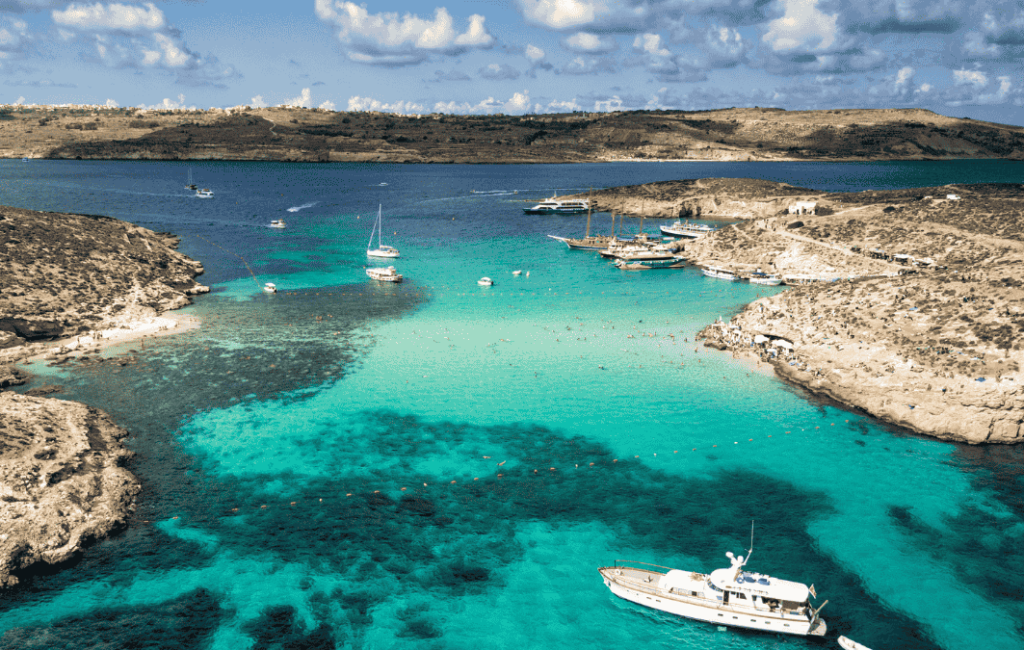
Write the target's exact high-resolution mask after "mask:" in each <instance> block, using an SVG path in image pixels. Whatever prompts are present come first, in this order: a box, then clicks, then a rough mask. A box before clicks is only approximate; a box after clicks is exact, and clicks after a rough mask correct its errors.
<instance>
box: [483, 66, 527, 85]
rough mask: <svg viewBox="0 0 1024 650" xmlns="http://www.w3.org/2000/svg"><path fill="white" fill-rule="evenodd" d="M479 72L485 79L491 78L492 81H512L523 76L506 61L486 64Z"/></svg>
mask: <svg viewBox="0 0 1024 650" xmlns="http://www.w3.org/2000/svg"><path fill="white" fill-rule="evenodd" d="M479 74H480V76H481V77H483V78H484V79H490V80H492V81H502V80H505V81H512V80H515V79H518V78H519V77H520V76H521V74H520V72H519V71H518V70H516V69H515V68H513V67H512V66H510V65H506V64H504V63H492V64H490V65H486V66H484V67H482V68H480V70H479Z"/></svg>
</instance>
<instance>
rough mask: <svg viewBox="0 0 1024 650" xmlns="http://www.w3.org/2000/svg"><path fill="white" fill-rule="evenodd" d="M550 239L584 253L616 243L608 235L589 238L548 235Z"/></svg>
mask: <svg viewBox="0 0 1024 650" xmlns="http://www.w3.org/2000/svg"><path fill="white" fill-rule="evenodd" d="M548 237H550V238H551V239H555V240H558V241H560V242H562V243H563V244H565V245H566V246H568V247H569V248H570V249H574V250H584V251H599V250H603V249H605V248H608V246H609V245H610V244H611V243H612V242H614V241H618V240H616V239H615V238H614V237H610V236H608V235H594V236H591V237H559V236H558V235H548Z"/></svg>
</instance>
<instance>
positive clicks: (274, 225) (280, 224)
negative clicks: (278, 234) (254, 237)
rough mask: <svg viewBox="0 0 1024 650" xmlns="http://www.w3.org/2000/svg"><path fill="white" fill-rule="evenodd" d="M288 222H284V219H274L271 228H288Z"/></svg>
mask: <svg viewBox="0 0 1024 650" xmlns="http://www.w3.org/2000/svg"><path fill="white" fill-rule="evenodd" d="M287 226H288V224H286V223H285V222H284V219H274V220H273V221H271V222H270V227H271V228H286V227H287Z"/></svg>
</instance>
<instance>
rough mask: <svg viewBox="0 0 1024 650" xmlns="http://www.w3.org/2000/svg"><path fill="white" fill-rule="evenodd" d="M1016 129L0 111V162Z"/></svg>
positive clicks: (906, 113)
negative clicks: (26, 159)
mask: <svg viewBox="0 0 1024 650" xmlns="http://www.w3.org/2000/svg"><path fill="white" fill-rule="evenodd" d="M1022 152H1024V128H1021V127H1018V126H1008V125H1003V124H996V123H992V122H980V121H977V120H970V119H959V118H952V117H946V116H943V115H938V114H936V113H933V112H931V111H926V110H922V109H885V110H867V109H849V110H824V111H785V110H782V109H775V108H756V107H755V108H730V109H723V110H711V111H627V112H612V113H566V114H556V115H521V116H512V115H443V114H431V115H396V114H390V113H378V112H335V111H328V110H323V109H305V108H293V107H274V108H252V107H248V106H239V107H235V108H231V109H210V110H185V109H176V110H140V109H135V108H117V109H108V108H104V107H96V106H92V107H53V106H6V107H2V108H0V157H4V158H22V157H28V158H57V159H123V160H135V159H145V160H276V161H305V162H397V163H566V162H608V161H621V160H715V161H748V160H762V161H771V160H936V159H950V158H1007V159H1017V160H1020V159H1021V158H1022V156H1024V154H1022Z"/></svg>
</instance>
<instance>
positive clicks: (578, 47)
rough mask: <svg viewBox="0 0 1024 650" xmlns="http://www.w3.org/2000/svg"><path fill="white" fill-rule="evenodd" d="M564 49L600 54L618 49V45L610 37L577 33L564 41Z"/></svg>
mask: <svg viewBox="0 0 1024 650" xmlns="http://www.w3.org/2000/svg"><path fill="white" fill-rule="evenodd" d="M562 47H564V48H565V49H567V50H570V51H572V52H582V53H591V54H598V53H604V52H612V51H614V50H616V49H618V47H619V46H618V43H616V42H615V39H614V38H612V37H610V36H598V35H597V34H591V33H588V32H576V33H575V34H573V35H572V36H570V37H568V38H565V39H562Z"/></svg>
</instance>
